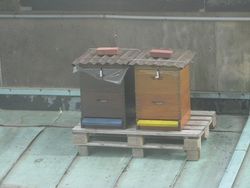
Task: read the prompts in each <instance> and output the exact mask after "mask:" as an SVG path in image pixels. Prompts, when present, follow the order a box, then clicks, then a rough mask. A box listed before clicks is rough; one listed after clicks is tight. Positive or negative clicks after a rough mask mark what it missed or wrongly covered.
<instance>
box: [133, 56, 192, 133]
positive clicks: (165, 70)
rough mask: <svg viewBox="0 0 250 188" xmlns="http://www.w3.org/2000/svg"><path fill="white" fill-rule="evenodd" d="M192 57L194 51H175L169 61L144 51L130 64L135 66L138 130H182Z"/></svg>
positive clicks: (188, 116)
mask: <svg viewBox="0 0 250 188" xmlns="http://www.w3.org/2000/svg"><path fill="white" fill-rule="evenodd" d="M167 53H169V51H168V52H167ZM161 55H162V54H161ZM156 56H157V54H156ZM193 57H194V54H193V53H192V52H191V51H174V52H173V54H172V57H170V58H169V54H168V58H162V56H161V57H160V58H157V57H155V54H154V57H152V55H151V53H150V51H144V52H142V53H141V54H140V55H138V56H137V58H135V59H134V60H133V61H132V62H131V63H130V65H134V66H135V93H136V122H137V128H141V129H163V130H181V129H182V128H183V126H184V125H185V124H186V123H187V121H188V120H189V118H190V112H191V107H190V77H189V63H190V62H191V60H192V58H193Z"/></svg>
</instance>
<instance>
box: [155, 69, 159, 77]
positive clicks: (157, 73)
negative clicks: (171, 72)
mask: <svg viewBox="0 0 250 188" xmlns="http://www.w3.org/2000/svg"><path fill="white" fill-rule="evenodd" d="M155 79H160V70H159V69H157V70H156V74H155Z"/></svg>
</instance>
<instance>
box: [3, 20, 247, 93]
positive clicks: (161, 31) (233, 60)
mask: <svg viewBox="0 0 250 188" xmlns="http://www.w3.org/2000/svg"><path fill="white" fill-rule="evenodd" d="M0 26H1V27H0V62H1V70H2V83H3V86H27V87H77V85H78V83H77V78H76V76H75V75H73V74H72V68H71V62H72V61H73V60H74V59H75V58H76V57H78V56H79V55H81V53H83V52H84V51H85V50H86V49H88V48H90V47H98V46H113V45H118V46H120V47H128V48H130V47H132V48H152V47H171V48H182V49H191V50H193V51H195V52H196V53H197V56H196V59H195V63H194V64H193V65H192V90H196V91H241V92H249V91H250V74H249V73H250V24H249V22H236V21H227V22H222V21H213V22H212V21H157V20H155V21H152V20H151V21H142V20H119V19H113V20H112V19H0Z"/></svg>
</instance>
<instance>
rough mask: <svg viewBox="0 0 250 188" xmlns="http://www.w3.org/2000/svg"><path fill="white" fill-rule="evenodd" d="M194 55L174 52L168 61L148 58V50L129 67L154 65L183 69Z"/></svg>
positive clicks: (188, 52)
mask: <svg viewBox="0 0 250 188" xmlns="http://www.w3.org/2000/svg"><path fill="white" fill-rule="evenodd" d="M194 55H195V54H194V53H193V52H191V51H190V50H174V51H173V55H172V56H171V58H169V59H165V58H154V57H151V56H150V53H149V50H145V51H143V52H141V53H140V54H139V55H138V56H137V57H136V58H135V59H134V60H133V61H131V62H130V63H129V65H149V66H151V65H155V66H167V67H177V68H184V67H185V66H187V65H188V64H189V63H191V61H192V59H193V57H194Z"/></svg>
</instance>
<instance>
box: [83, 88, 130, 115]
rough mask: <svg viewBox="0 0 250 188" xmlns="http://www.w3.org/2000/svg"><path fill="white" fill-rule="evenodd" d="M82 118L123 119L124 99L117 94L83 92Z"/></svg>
mask: <svg viewBox="0 0 250 188" xmlns="http://www.w3.org/2000/svg"><path fill="white" fill-rule="evenodd" d="M82 102H83V116H84V117H114V118H116V117H123V116H124V115H125V104H124V103H125V99H124V96H123V95H122V94H119V93H104V92H100V93H97V92H85V93H84V94H83V96H82Z"/></svg>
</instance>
